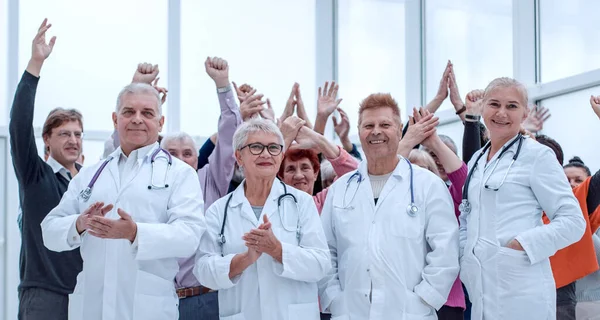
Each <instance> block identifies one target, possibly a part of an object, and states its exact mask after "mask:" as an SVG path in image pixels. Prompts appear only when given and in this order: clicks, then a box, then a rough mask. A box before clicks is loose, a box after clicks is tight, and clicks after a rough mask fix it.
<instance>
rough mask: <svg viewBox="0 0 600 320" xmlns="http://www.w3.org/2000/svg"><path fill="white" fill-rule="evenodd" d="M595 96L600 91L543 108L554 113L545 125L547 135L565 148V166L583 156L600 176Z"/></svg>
mask: <svg viewBox="0 0 600 320" xmlns="http://www.w3.org/2000/svg"><path fill="white" fill-rule="evenodd" d="M591 95H600V87H595V88H590V89H586V90H581V91H577V92H573V93H569V94H565V95H562V96H558V97H554V98H550V99H546V100H544V101H542V103H541V105H542V106H544V107H546V108H548V109H550V112H551V113H552V116H551V117H550V118H549V119H548V121H546V122H545V123H544V130H543V133H544V134H545V135H548V136H549V137H551V138H553V139H555V140H556V141H557V142H558V143H559V144H560V145H561V147H562V149H563V152H564V156H565V159H564V162H565V163H564V164H567V163H568V162H569V159H571V158H573V157H574V156H579V157H580V158H581V159H582V160H583V161H584V162H585V164H586V165H587V166H588V167H589V168H590V170H592V172H596V171H597V170H598V169H600V161H598V159H600V149H598V148H596V147H595V146H597V145H598V137H600V126H599V125H598V124H599V123H600V120H599V119H598V117H597V116H596V114H595V113H594V112H593V111H592V107H591V106H590V96H591Z"/></svg>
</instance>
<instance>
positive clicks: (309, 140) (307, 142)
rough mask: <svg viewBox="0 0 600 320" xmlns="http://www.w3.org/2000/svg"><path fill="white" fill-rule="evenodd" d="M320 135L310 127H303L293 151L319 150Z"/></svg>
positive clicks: (297, 136) (299, 131)
mask: <svg viewBox="0 0 600 320" xmlns="http://www.w3.org/2000/svg"><path fill="white" fill-rule="evenodd" d="M319 135H320V134H319V133H316V132H315V131H314V130H312V129H311V128H309V127H306V126H304V127H302V128H300V130H298V135H296V143H295V144H293V145H292V146H291V148H292V149H315V150H318V147H319V143H318V141H319V140H318V139H319Z"/></svg>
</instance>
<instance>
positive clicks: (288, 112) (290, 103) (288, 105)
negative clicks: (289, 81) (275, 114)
mask: <svg viewBox="0 0 600 320" xmlns="http://www.w3.org/2000/svg"><path fill="white" fill-rule="evenodd" d="M299 86H300V85H299V84H298V83H297V82H296V83H294V85H293V86H292V91H290V96H289V97H288V99H287V101H286V102H285V108H284V109H283V113H282V114H281V117H279V121H280V122H281V123H283V122H284V121H285V119H287V118H288V117H291V116H292V115H293V114H294V110H295V109H296V99H295V98H296V92H297V91H298V87H299Z"/></svg>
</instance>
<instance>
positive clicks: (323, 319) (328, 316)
mask: <svg viewBox="0 0 600 320" xmlns="http://www.w3.org/2000/svg"><path fill="white" fill-rule="evenodd" d="M330 319H331V314H330V313H321V320H330Z"/></svg>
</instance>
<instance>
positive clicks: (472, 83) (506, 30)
mask: <svg viewBox="0 0 600 320" xmlns="http://www.w3.org/2000/svg"><path fill="white" fill-rule="evenodd" d="M425 3H426V8H425V10H426V17H425V24H426V27H425V51H426V53H425V57H424V58H425V63H426V73H425V74H426V78H425V82H426V90H425V92H426V95H425V102H424V104H427V103H428V102H429V101H431V99H433V98H434V97H435V94H436V93H437V91H438V88H439V84H440V80H441V78H442V74H443V73H444V68H446V63H447V62H448V60H451V61H452V63H453V64H454V71H455V76H456V81H457V84H458V88H459V92H460V95H461V98H462V99H463V101H464V99H465V96H466V95H467V93H469V91H471V90H474V89H484V88H485V86H487V84H488V83H489V82H490V81H492V80H493V79H494V78H498V77H510V76H512V74H513V69H512V68H513V65H512V56H513V47H512V0H501V1H476V0H459V1H444V0H427V1H426V2H425ZM532 23H533V22H532ZM444 109H453V106H452V103H450V99H449V98H448V99H446V100H445V101H444V103H443V104H442V106H441V107H440V110H444Z"/></svg>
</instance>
